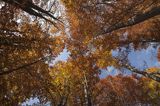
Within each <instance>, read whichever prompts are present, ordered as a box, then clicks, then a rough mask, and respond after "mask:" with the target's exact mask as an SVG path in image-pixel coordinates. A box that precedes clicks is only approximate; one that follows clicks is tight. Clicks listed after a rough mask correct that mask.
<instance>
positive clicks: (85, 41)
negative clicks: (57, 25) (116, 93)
mask: <svg viewBox="0 0 160 106" xmlns="http://www.w3.org/2000/svg"><path fill="white" fill-rule="evenodd" d="M63 3H64V4H65V6H66V7H67V9H68V15H69V16H70V19H69V20H70V25H71V37H72V39H70V41H69V42H76V43H77V44H76V45H81V46H80V47H79V48H80V49H81V51H83V52H86V54H90V56H93V57H94V58H96V61H95V64H96V65H97V66H99V68H106V67H107V66H110V65H113V66H114V67H117V68H118V67H125V68H127V69H129V70H130V69H131V68H129V67H130V65H129V61H128V60H127V57H126V56H127V54H128V53H127V52H125V51H123V50H122V49H121V48H126V49H128V47H130V46H131V47H132V48H134V49H142V48H147V47H148V46H149V45H150V44H151V43H154V44H155V45H156V44H157V45H159V42H160V39H159V28H158V27H157V26H159V13H160V11H159V1H155V0H146V1H139V0H136V1H129V0H120V1H114V0H113V1H112V0H111V1H109V2H107V1H99V0H94V1H85V0H80V1H73V0H71V1H70V2H67V1H65V0H63ZM71 40H72V41H71ZM82 45H83V46H82ZM76 48H77V47H76ZM84 49H87V50H88V51H87V50H84ZM115 49H118V50H119V52H125V54H126V55H123V56H118V57H116V59H115V58H114V57H113V56H112V51H113V50H115ZM84 54H85V53H84ZM121 58H123V59H126V60H125V61H122V59H121ZM121 63H123V64H128V66H129V67H126V65H122V64H121ZM118 64H119V65H118ZM131 67H132V68H135V67H133V66H131ZM131 71H132V72H134V73H138V74H141V75H144V76H146V77H149V78H152V79H154V80H156V81H159V82H160V78H159V76H157V75H151V74H150V75H149V73H146V72H144V73H143V72H141V71H140V70H134V71H133V70H131Z"/></svg>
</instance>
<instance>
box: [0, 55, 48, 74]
mask: <svg viewBox="0 0 160 106" xmlns="http://www.w3.org/2000/svg"><path fill="white" fill-rule="evenodd" d="M45 58H46V57H42V58H39V59H37V60H35V61H33V62H31V63H27V64H24V65H22V66H19V67H17V68H13V69H9V70H7V71H2V70H1V72H0V76H1V75H8V74H10V73H13V72H15V71H17V70H20V69H23V68H26V67H29V66H31V65H33V64H36V63H38V62H40V61H42V60H44V59H45Z"/></svg>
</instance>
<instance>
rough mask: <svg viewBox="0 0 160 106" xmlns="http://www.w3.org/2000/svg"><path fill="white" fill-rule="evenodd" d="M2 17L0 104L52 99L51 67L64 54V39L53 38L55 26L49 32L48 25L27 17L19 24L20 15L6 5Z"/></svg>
mask: <svg viewBox="0 0 160 106" xmlns="http://www.w3.org/2000/svg"><path fill="white" fill-rule="evenodd" d="M17 12H18V13H17ZM0 14H1V17H0V18H1V19H0V20H1V21H0V49H1V50H0V54H1V55H0V58H1V60H0V76H1V77H0V89H1V90H0V102H1V105H4V106H10V105H20V103H23V102H24V101H25V100H27V99H29V98H31V97H33V98H34V97H38V98H39V99H40V101H41V102H42V103H43V102H46V101H48V100H49V99H50V100H51V99H53V98H52V95H51V93H50V91H51V90H52V89H53V88H52V89H51V88H50V86H52V87H53V85H52V84H51V83H50V82H51V81H50V80H51V77H50V75H49V65H48V64H49V63H50V61H51V60H52V59H54V58H55V57H56V56H58V55H59V53H60V52H62V51H63V49H64V40H65V37H64V36H63V35H62V36H63V37H62V36H52V34H53V33H55V32H54V31H51V30H55V29H56V28H55V27H54V26H53V25H50V27H51V29H49V30H48V28H47V26H48V25H47V23H46V27H45V28H43V26H41V25H40V23H39V22H38V21H37V20H35V21H34V22H29V18H28V17H26V18H25V19H23V17H25V16H24V14H22V16H23V17H22V18H21V20H22V22H20V23H19V22H17V20H15V19H16V18H17V17H19V16H18V15H19V14H21V12H20V11H19V10H17V8H16V7H15V6H12V5H8V4H5V5H3V6H2V8H1V11H0ZM46 98H47V99H48V100H45V99H46Z"/></svg>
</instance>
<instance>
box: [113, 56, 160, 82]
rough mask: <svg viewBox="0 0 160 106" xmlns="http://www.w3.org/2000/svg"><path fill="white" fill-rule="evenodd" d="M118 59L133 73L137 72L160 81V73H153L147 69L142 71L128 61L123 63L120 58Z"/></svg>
mask: <svg viewBox="0 0 160 106" xmlns="http://www.w3.org/2000/svg"><path fill="white" fill-rule="evenodd" d="M116 61H118V63H119V65H120V66H122V67H124V68H126V69H128V70H130V71H131V72H133V73H137V74H140V75H142V76H145V77H148V78H150V79H152V80H155V81H157V82H160V76H158V74H151V73H148V72H146V71H140V70H138V69H136V68H135V67H133V66H131V65H129V64H127V63H123V62H122V61H120V60H118V59H116Z"/></svg>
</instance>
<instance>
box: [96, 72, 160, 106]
mask: <svg viewBox="0 0 160 106" xmlns="http://www.w3.org/2000/svg"><path fill="white" fill-rule="evenodd" d="M96 89H97V96H96V100H95V101H96V103H95V104H96V105H98V106H106V105H107V106H117V105H118V106H128V105H129V106H130V105H134V106H137V105H149V104H150V105H153V106H158V105H159V104H160V102H159V99H160V98H159V97H160V84H159V83H158V82H156V81H153V80H150V79H148V78H144V77H141V78H139V77H137V76H134V75H132V76H123V75H117V76H108V77H106V78H105V79H102V80H101V81H100V82H99V83H97V85H96Z"/></svg>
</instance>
